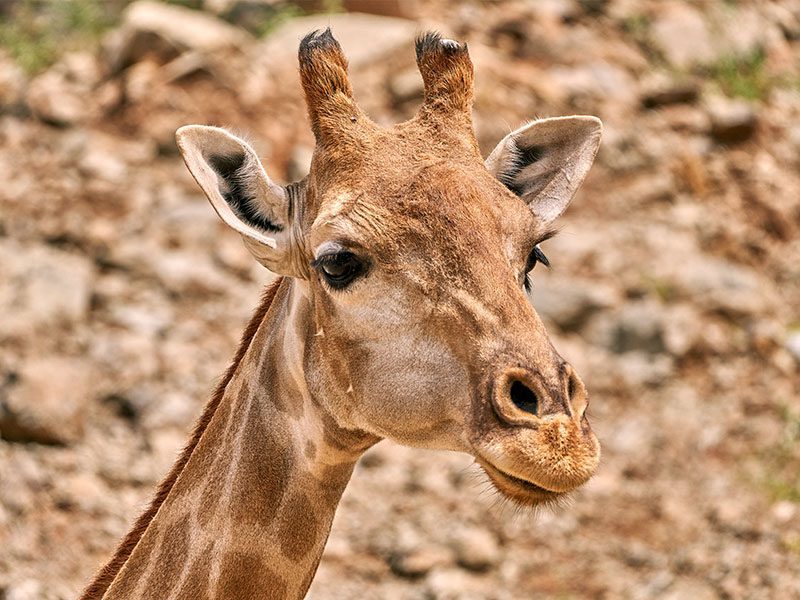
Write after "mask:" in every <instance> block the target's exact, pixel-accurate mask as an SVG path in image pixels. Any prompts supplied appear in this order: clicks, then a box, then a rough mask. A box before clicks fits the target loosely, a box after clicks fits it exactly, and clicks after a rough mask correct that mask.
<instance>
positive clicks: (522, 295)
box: [177, 31, 601, 505]
mask: <svg viewBox="0 0 800 600" xmlns="http://www.w3.org/2000/svg"><path fill="white" fill-rule="evenodd" d="M416 52H417V63H418V65H419V69H420V72H421V74H422V78H423V80H424V84H425V99H424V102H423V104H422V106H421V107H420V109H419V111H418V113H417V115H416V116H415V117H414V118H413V119H411V120H410V121H407V122H405V123H402V124H399V125H396V126H394V127H392V128H389V129H385V128H381V127H379V126H378V125H376V124H375V123H373V122H372V121H371V120H370V119H369V118H368V117H367V116H366V115H365V114H364V113H363V112H362V111H361V110H360V109H359V107H358V105H357V104H356V102H355V100H354V99H353V93H352V89H351V86H350V82H349V80H348V76H347V61H346V59H345V57H344V55H343V54H342V51H341V48H340V46H339V44H338V43H337V42H336V41H335V39H334V38H333V36H332V35H331V33H330V31H325V32H322V33H317V32H315V33H312V34H310V35H308V36H306V38H305V39H304V40H303V41H302V43H301V46H300V75H301V80H302V85H303V89H304V92H305V97H306V102H307V105H308V112H309V116H310V120H311V126H312V129H313V132H314V135H315V138H316V149H315V152H314V156H313V160H312V164H311V169H310V172H309V174H308V177H306V178H305V179H304V180H303V181H301V182H298V183H295V184H291V185H289V186H286V187H283V186H280V185H278V184H276V183H274V182H273V181H271V180H270V178H269V177H268V176H267V174H266V172H265V170H264V168H263V167H262V165H261V163H260V161H259V159H258V157H257V156H256V154H255V152H254V151H253V150H252V148H251V147H250V146H249V145H248V144H247V143H246V142H244V141H243V140H241V139H239V138H237V137H235V136H233V135H232V134H230V133H228V132H227V131H225V130H223V129H219V128H215V127H203V126H188V127H183V128H181V129H180V130H179V131H178V134H177V137H178V144H179V147H180V149H181V152H182V154H183V157H184V160H185V161H186V163H187V166H188V167H189V170H190V171H191V172H192V174H193V175H194V177H195V179H196V180H197V181H198V183H199V184H200V186H201V187H202V188H203V190H204V191H205V193H206V195H207V196H208V198H209V199H210V201H211V203H212V205H213V207H214V208H215V210H216V211H217V213H219V215H220V217H222V219H223V220H224V221H225V222H226V223H227V224H228V225H230V226H231V227H232V228H233V229H235V230H236V231H238V232H239V233H240V234H241V235H242V236H243V238H244V241H245V244H246V245H247V247H248V248H249V250H250V251H251V252H252V253H253V255H254V256H255V258H256V259H257V260H258V261H259V262H261V263H262V264H263V265H265V266H266V267H267V268H269V269H270V270H272V271H274V272H276V273H279V274H282V275H285V276H288V277H292V278H294V280H295V285H296V286H297V287H298V289H299V290H301V291H302V296H301V297H302V298H303V299H304V300H303V301H304V302H306V303H307V304H308V309H309V310H308V314H310V315H311V316H310V318H311V319H313V321H314V322H313V323H312V326H311V327H310V328H309V330H310V331H312V333H313V332H316V333H315V335H313V336H310V338H311V339H307V340H304V344H305V351H304V353H303V355H304V359H303V360H304V364H303V365H302V366H303V368H304V369H305V372H306V377H307V379H308V381H309V389H310V390H311V391H312V394H313V396H314V397H315V398H316V401H317V402H319V403H320V404H321V405H322V406H321V408H323V409H324V410H325V411H326V412H327V413H328V414H330V415H331V416H332V417H333V419H334V420H335V421H336V422H337V423H338V424H339V425H341V426H343V427H346V428H350V429H357V430H360V431H363V432H366V433H369V434H371V435H374V436H379V437H385V438H390V439H393V440H395V441H398V442H400V443H403V444H407V445H412V446H420V447H428V448H442V449H450V450H459V451H464V452H468V453H470V454H472V455H473V456H474V457H475V458H476V460H477V462H478V463H479V464H480V465H481V466H482V468H483V469H484V471H485V472H486V473H487V475H488V476H489V478H490V479H491V480H492V482H493V483H494V484H495V486H496V487H497V488H498V489H499V490H500V492H501V493H503V494H504V495H505V496H507V497H509V498H511V499H513V500H515V501H517V502H519V503H522V504H529V505H534V504H539V503H542V502H548V501H551V500H554V499H556V498H558V497H559V496H560V495H562V494H564V493H566V492H569V491H570V490H572V489H574V488H576V487H577V486H579V485H581V484H582V483H584V482H585V481H586V480H587V479H589V477H590V476H591V475H592V473H593V472H594V470H595V469H596V467H597V464H598V460H599V455H600V450H599V444H598V442H597V439H596V438H595V436H594V434H593V433H592V430H591V428H590V426H589V423H588V421H587V417H586V414H585V411H586V407H587V404H588V395H587V392H586V388H585V387H584V385H583V383H582V382H581V380H580V378H579V377H578V375H577V374H576V373H575V371H574V370H573V368H572V367H571V366H570V365H569V364H567V363H566V362H565V361H564V360H563V359H562V358H561V357H560V356H559V354H558V353H557V352H556V350H555V349H554V348H553V346H552V344H551V342H550V340H549V338H548V336H547V333H546V331H545V329H544V327H543V325H542V322H541V320H540V319H539V317H538V316H537V314H536V311H535V310H534V309H533V308H532V306H531V304H530V303H529V302H528V300H527V297H526V285H527V278H528V276H529V273H530V272H531V270H532V269H533V267H534V266H535V265H536V264H537V263H539V262H546V261H547V259H546V258H544V255H543V254H542V253H541V251H540V250H539V247H538V244H539V243H540V242H542V241H543V240H544V239H546V238H547V237H548V236H549V235H550V234H551V232H552V231H553V229H552V227H553V221H554V220H555V219H556V218H557V217H558V216H559V215H560V214H561V213H562V212H563V211H564V210H565V208H566V207H567V205H568V204H569V202H570V200H571V199H572V196H573V195H574V194H575V191H576V190H577V188H578V187H579V185H580V184H581V182H582V181H583V179H584V177H585V176H586V173H587V172H588V170H589V168H590V166H591V164H592V161H593V160H594V156H595V154H596V152H597V149H598V145H599V141H600V133H601V123H600V121H599V120H598V119H596V118H594V117H565V118H553V119H544V120H538V121H533V122H531V123H529V124H528V125H526V126H524V127H522V128H521V129H518V130H516V131H514V132H512V133H510V134H509V135H508V136H506V137H505V138H504V139H503V140H502V141H501V142H500V143H499V145H498V146H497V147H496V148H495V150H494V151H493V152H492V153H491V154H490V155H489V157H488V158H487V159H486V160H484V159H483V158H482V157H481V155H480V153H479V150H478V145H477V143H476V141H475V136H474V133H473V129H472V121H471V105H472V96H473V71H472V64H471V62H470V59H469V55H468V52H467V48H466V46H465V45H461V44H459V43H457V42H454V41H451V40H446V39H442V38H440V37H439V36H438V35H436V34H428V35H425V36H423V37H421V38H420V39H419V40H418V41H417V45H416Z"/></svg>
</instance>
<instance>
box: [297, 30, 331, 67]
mask: <svg viewBox="0 0 800 600" xmlns="http://www.w3.org/2000/svg"><path fill="white" fill-rule="evenodd" d="M328 50H336V51H338V52H341V47H340V46H339V42H337V41H336V38H334V37H333V33H331V28H330V27H326V28H325V29H323V30H321V29H315V30H314V31H312V32H310V33H309V34H307V35H306V36H305V37H304V38H303V39H302V40H301V42H300V49H299V51H298V54H299V56H300V60H301V61H303V60H306V59H308V57H309V56H310V55H311V53H312V52H317V51H323V52H324V51H328Z"/></svg>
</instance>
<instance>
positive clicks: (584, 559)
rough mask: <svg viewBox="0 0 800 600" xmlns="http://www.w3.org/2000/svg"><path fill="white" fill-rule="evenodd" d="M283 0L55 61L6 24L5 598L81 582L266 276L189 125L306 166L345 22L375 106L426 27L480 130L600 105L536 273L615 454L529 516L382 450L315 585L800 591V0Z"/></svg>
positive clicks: (421, 462) (405, 81) (356, 480)
mask: <svg viewBox="0 0 800 600" xmlns="http://www.w3.org/2000/svg"><path fill="white" fill-rule="evenodd" d="M198 4H201V3H198ZM258 4H259V3H257V2H250V3H248V2H243V1H233V2H211V1H209V2H206V3H205V9H206V10H205V11H203V12H199V11H198V12H199V14H200V15H201V16H202V17H204V20H202V22H201V21H197V24H196V25H195V27H197V28H198V30H199V31H202V32H203V35H202V36H200V35H191V34H190V33H187V32H186V31H180V30H179V29H180V28H175V23H172V25H171V27H166V26H165V27H164V28H161V29H159V28H158V27H155V26H153V25H152V24H150V25H148V23H149V22H148V21H147V20H146V19H144V18H143V17H141V15H140V16H139V17H137V19H131V18H130V17H127V20H126V17H125V16H124V15H123V16H121V17H120V18H119V20H118V22H117V24H116V25H114V27H113V28H112V29H110V30H109V31H108V32H107V33H106V34H105V37H104V41H103V44H102V45H101V46H99V47H95V46H91V45H87V46H85V47H80V48H78V49H76V50H75V51H71V52H69V53H64V54H63V55H62V56H60V57H59V59H58V61H57V62H56V63H55V64H54V65H52V66H50V67H47V68H46V69H45V70H43V71H41V72H40V73H38V74H35V75H31V74H29V73H27V72H25V71H24V70H22V69H21V68H20V67H18V66H17V62H15V60H16V59H15V58H14V57H13V53H14V49H13V48H11V47H10V46H9V48H8V49H7V51H4V50H2V49H0V166H1V167H2V172H3V177H2V179H3V184H2V186H0V307H2V315H3V316H2V318H0V438H2V439H0V598H4V599H5V600H24V599H28V598H31V599H34V598H36V599H38V598H43V599H50V598H72V597H75V595H76V594H77V593H78V591H79V590H80V589H81V588H82V586H83V585H85V584H86V583H87V582H88V580H89V579H90V578H91V576H92V574H93V573H94V571H95V570H96V569H97V568H98V566H99V565H100V564H101V563H102V562H103V561H104V560H105V559H107V558H108V557H109V556H110V554H111V552H112V550H113V548H114V546H115V544H116V542H117V540H118V539H119V538H120V537H121V536H122V535H123V534H124V533H125V532H126V531H127V529H128V527H129V525H130V523H131V522H132V520H133V519H134V518H135V517H136V516H137V514H138V513H139V512H140V511H141V510H142V508H143V506H144V505H145V504H146V503H147V501H148V500H149V497H150V495H151V493H152V491H153V488H154V486H155V485H156V483H157V482H158V481H159V479H160V478H161V477H162V476H163V474H164V473H166V471H167V470H168V468H169V467H170V465H171V463H172V461H173V460H174V459H175V457H176V455H177V453H178V451H179V450H180V448H181V446H182V444H183V442H184V439H185V436H186V434H187V432H188V431H189V429H190V428H191V425H192V423H193V420H194V419H195V418H196V416H197V415H198V414H199V412H200V410H201V407H202V405H203V404H204V402H205V401H206V399H207V398H208V396H209V394H210V390H211V389H212V387H213V385H214V382H215V381H216V378H217V377H218V376H219V375H220V374H221V373H222V372H223V371H224V369H225V367H226V366H227V361H228V360H229V359H230V358H231V357H232V356H233V352H234V350H235V345H236V341H237V339H238V336H239V334H240V332H241V330H242V328H243V327H244V323H245V322H246V320H247V318H248V316H249V314H250V312H251V311H252V310H253V309H254V308H255V306H256V303H257V301H258V297H259V292H260V289H261V288H262V287H263V286H264V284H265V283H266V282H268V281H269V280H270V279H271V275H270V274H269V273H268V272H267V271H266V270H264V269H263V268H262V267H260V266H259V265H258V264H256V263H255V262H254V261H252V259H251V258H250V257H249V255H248V254H247V252H246V250H245V249H244V248H243V247H242V246H241V243H240V241H239V240H238V239H237V237H236V236H235V234H233V233H232V232H230V231H229V230H228V229H227V228H226V227H225V226H224V225H223V224H222V223H221V222H220V221H219V220H218V218H217V217H216V216H215V215H214V214H213V211H212V210H211V208H210V207H209V206H208V203H207V202H206V201H205V200H204V198H203V197H202V195H201V192H200V190H199V189H198V188H197V187H196V185H195V184H194V182H193V181H192V180H191V177H190V176H189V174H188V172H187V171H186V169H185V167H184V166H183V164H182V161H181V160H180V158H179V156H178V155H177V149H176V148H175V146H174V141H173V137H172V136H173V133H174V130H175V129H176V128H177V127H178V126H180V125H183V124H187V123H208V124H219V125H226V126H230V127H232V128H234V129H235V130H236V131H238V132H240V133H244V134H246V135H247V136H248V138H249V139H251V140H253V143H254V144H255V146H256V147H257V149H258V150H259V152H260V154H261V156H262V157H263V159H264V163H265V165H266V167H267V169H268V170H269V172H270V175H271V176H272V177H273V178H275V179H276V180H280V181H284V182H286V181H289V180H291V179H294V178H297V177H302V175H303V174H304V169H306V168H307V163H308V160H309V156H310V149H311V148H312V147H313V138H312V136H311V133H310V131H309V130H308V123H307V118H306V116H305V113H304V109H303V106H302V101H301V95H300V87H299V80H298V76H297V71H296V62H295V61H296V58H295V53H296V49H297V41H298V39H299V37H300V36H301V35H302V34H303V33H305V32H307V31H308V30H310V29H312V28H313V27H314V26H315V23H321V24H324V25H327V24H328V23H329V22H330V23H331V25H332V28H333V32H334V35H337V36H339V38H340V41H342V45H343V46H344V48H345V51H346V52H347V53H348V54H350V55H351V67H352V79H353V84H354V88H355V90H356V94H357V97H358V99H359V101H360V102H361V104H362V105H363V106H364V107H365V108H366V109H367V110H368V112H369V113H370V114H371V115H372V116H373V118H375V119H376V120H377V121H378V122H382V123H390V122H395V121H399V120H402V119H404V118H407V117H408V116H410V115H411V114H413V112H414V110H415V107H416V106H417V105H418V103H419V100H420V90H421V81H420V80H419V79H418V78H417V77H416V76H415V75H414V66H413V60H414V58H413V43H412V40H413V38H414V35H415V33H416V32H418V31H421V30H425V29H429V28H438V29H440V30H442V31H443V32H444V33H446V34H448V35H453V36H455V37H457V38H458V39H460V40H465V41H467V42H468V43H469V46H470V51H471V55H472V57H473V60H474V62H475V66H476V73H477V87H476V102H475V122H476V130H477V134H478V138H479V142H480V144H481V147H482V148H483V150H484V151H485V152H488V151H489V150H490V149H491V148H492V147H493V146H494V144H495V143H496V142H497V141H498V140H499V139H500V137H502V135H504V134H505V133H507V132H508V131H509V130H510V129H512V128H513V127H515V126H517V125H519V124H521V123H522V122H524V121H525V120H526V119H530V118H533V117H535V116H554V115H565V114H594V115H597V116H599V117H601V118H602V119H603V121H604V125H605V133H604V142H603V147H602V149H601V152H600V154H599V156H598V159H597V163H596V165H595V167H594V168H593V170H592V172H591V174H590V176H589V178H588V180H587V182H586V184H585V185H584V187H583V189H582V190H581V192H580V193H579V194H578V196H577V197H576V199H575V200H574V202H573V204H572V206H571V207H570V209H569V210H568V212H567V213H566V215H565V217H564V218H563V223H562V225H563V227H562V230H561V232H560V234H559V235H558V236H557V237H556V238H554V239H552V240H550V241H548V242H546V243H545V244H544V250H545V252H546V254H547V256H548V257H549V259H550V261H551V263H552V264H553V268H552V269H551V270H549V271H546V270H541V271H540V270H539V269H538V268H537V270H536V271H535V275H534V280H533V292H532V302H533V304H534V306H535V307H537V308H538V309H539V312H540V313H541V314H542V316H543V318H544V319H545V321H546V322H547V324H548V329H549V331H550V332H551V334H552V337H553V338H554V344H555V346H556V348H557V349H559V351H560V352H561V353H562V354H563V355H564V356H565V358H567V359H568V360H569V361H570V362H572V363H573V364H574V365H575V367H576V369H577V370H578V372H579V373H580V374H581V376H582V378H583V380H584V381H585V383H586V385H587V386H588V388H589V391H590V393H591V407H590V412H591V418H592V421H593V426H594V428H595V430H596V432H597V434H598V436H599V438H600V440H601V443H602V446H603V459H602V463H601V466H600V469H599V471H598V473H597V475H596V476H595V477H594V478H593V479H592V480H591V481H590V482H589V483H588V484H587V485H586V486H584V487H583V488H581V489H580V490H579V491H577V492H576V493H574V494H573V496H572V498H571V500H570V502H569V503H568V504H567V505H565V506H562V507H559V508H557V509H547V510H541V511H537V512H533V513H532V512H530V511H523V510H517V509H515V508H514V507H513V506H510V505H508V504H507V503H506V502H504V501H503V500H502V499H500V498H499V497H498V496H497V494H496V493H495V492H493V491H492V489H491V487H490V486H489V485H488V483H487V481H486V480H485V478H484V477H483V476H481V475H480V471H479V469H478V467H477V466H475V465H473V464H472V459H471V458H469V457H467V456H464V455H456V454H447V453H443V452H432V451H431V452H428V451H422V450H411V449H407V448H402V447H399V446H397V445H393V444H391V443H389V442H381V443H380V444H379V445H378V446H376V447H375V448H373V449H372V450H370V451H369V452H368V453H367V454H366V455H365V456H364V457H363V459H362V460H361V461H360V463H359V464H358V466H357V468H356V471H355V474H354V476H353V479H352V481H351V482H350V485H349V487H348V489H347V491H346V492H345V495H344V498H343V500H342V503H341V505H340V508H339V511H338V513H337V516H336V519H335V522H334V526H333V531H332V533H331V537H330V540H329V541H328V545H327V547H326V550H325V554H324V556H323V559H322V563H321V565H320V568H319V572H318V573H317V576H316V579H315V581H314V583H313V585H312V588H311V593H310V597H311V598H315V599H320V600H322V599H327V598H337V599H339V598H364V599H366V598H376V599H377V598H380V599H390V598H397V599H416V598H419V599H422V598H436V599H448V598H453V599H456V598H457V599H472V598H475V599H479V598H480V599H490V598H491V599H498V600H500V599H510V598H550V597H554V598H636V599H639V598H641V599H644V598H668V599H683V598H690V599H705V598H709V599H712V598H753V599H758V598H765V599H766V598H769V599H781V598H787V599H789V598H797V597H800V236H798V230H800V52H799V50H800V3H798V2H796V1H783V2H771V3H761V2H745V1H740V2H725V1H722V0H720V1H708V2H702V3H700V2H698V3H688V2H686V3H684V2H656V1H651V2H647V1H645V2H628V1H625V0H607V1H587V0H584V1H580V2H578V1H576V2H571V1H566V0H564V1H559V0H553V1H548V2H541V3H524V2H498V3H490V4H480V3H458V4H453V5H449V4H447V3H445V2H442V1H436V2H430V3H422V2H418V3H401V2H386V3H372V4H370V3H352V4H353V6H351V8H354V7H355V5H358V6H360V8H361V9H362V10H363V9H364V7H365V6H366V8H367V10H371V11H373V12H378V13H381V12H384V13H390V14H391V16H390V17H386V16H383V17H382V18H381V17H379V16H375V15H371V16H364V15H356V14H351V13H341V14H335V15H326V14H323V15H317V16H312V17H305V16H297V15H298V14H299V13H300V12H301V9H299V8H296V7H295V6H294V5H288V4H280V3H278V4H275V3H273V4H272V5H270V6H269V7H268V8H264V6H263V5H261V8H260V9H258V10H261V11H262V12H258V11H256V9H254V8H252V7H253V6H256V5H258ZM350 4H351V3H348V2H345V3H344V4H343V6H344V7H347V6H349V5H350ZM247 6H250V8H249V9H248V10H249V11H250V12H247V10H245V9H244V8H241V7H247ZM120 7H121V5H120ZM220 7H221V8H220ZM226 7H227V8H226ZM237 7H239V8H237ZM303 7H304V8H303V10H311V9H313V6H310V5H309V4H308V3H306V4H303ZM185 10H189V9H185ZM253 11H256V12H253ZM128 14H129V13H128ZM243 15H244V16H243ZM253 15H255V16H253ZM156 16H157V15H156ZM6 18H12V19H13V18H18V19H19V18H22V17H21V16H20V15H19V14H17V13H13V11H12V14H11V17H6ZM154 18H155V17H154ZM259 19H262V20H263V19H273V20H274V22H275V26H273V27H269V28H261V29H259V28H258V27H254V26H253V23H256V24H258V23H261V22H262V21H259ZM386 19H390V20H386ZM187 22H188V21H187ZM231 22H233V24H232V23H231ZM237 23H240V24H243V25H247V26H248V27H249V28H250V31H249V32H248V31H246V30H245V29H244V28H242V27H240V26H239V25H237ZM348 28H349V29H348ZM176 29H177V30H176ZM265 31H266V33H265ZM339 31H341V32H342V33H341V34H340V33H339ZM259 34H263V35H262V37H258V35H259Z"/></svg>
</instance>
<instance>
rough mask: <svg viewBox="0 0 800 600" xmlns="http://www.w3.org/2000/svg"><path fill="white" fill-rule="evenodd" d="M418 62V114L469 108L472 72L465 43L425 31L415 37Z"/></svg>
mask: <svg viewBox="0 0 800 600" xmlns="http://www.w3.org/2000/svg"><path fill="white" fill-rule="evenodd" d="M416 52H417V66H418V67H419V71H420V74H421V75H422V81H423V82H424V84H425V100H424V102H423V104H422V106H421V107H420V115H421V116H424V115H426V114H431V113H453V112H455V113H466V114H469V112H470V111H471V110H472V96H473V85H474V75H473V70H472V61H471V60H470V58H469V51H468V49H467V45H466V44H461V43H459V42H456V41H455V40H450V39H446V38H443V37H442V36H441V34H439V33H438V32H428V33H425V34H423V35H421V36H420V37H418V38H417V41H416Z"/></svg>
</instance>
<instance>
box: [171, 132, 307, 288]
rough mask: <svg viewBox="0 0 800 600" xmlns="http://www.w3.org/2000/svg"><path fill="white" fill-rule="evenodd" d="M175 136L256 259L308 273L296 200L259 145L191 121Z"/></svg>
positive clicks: (280, 270)
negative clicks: (265, 162) (296, 226)
mask: <svg viewBox="0 0 800 600" xmlns="http://www.w3.org/2000/svg"><path fill="white" fill-rule="evenodd" d="M175 138H176V140H177V142H178V148H179V149H180V151H181V155H182V156H183V160H184V162H185V163H186V166H187V167H188V168H189V171H190V172H191V174H192V176H193V177H194V179H195V181H197V183H198V184H199V185H200V187H201V188H202V190H203V191H204V192H205V194H206V196H208V199H209V200H210V201H211V206H213V207H214V210H215V211H216V212H217V214H218V215H219V216H220V217H221V218H222V220H223V221H225V223H226V224H227V225H228V226H230V227H231V228H233V229H234V230H235V231H237V232H239V233H240V234H241V235H242V238H243V239H244V242H245V246H247V249H248V250H250V252H251V253H252V254H253V256H254V257H255V259H256V260H257V261H258V262H260V263H261V264H262V265H264V266H265V267H267V268H268V269H269V270H270V271H272V272H274V273H277V274H279V275H289V276H293V277H302V276H303V269H302V268H299V267H300V264H301V263H302V261H297V260H295V257H297V256H298V252H297V251H296V249H295V248H293V245H294V244H295V243H296V242H295V240H294V236H293V235H292V230H293V223H292V218H291V215H292V214H296V212H295V211H294V210H293V207H292V206H291V202H292V199H291V198H290V195H289V194H288V193H287V191H286V190H285V189H284V188H283V187H282V186H280V185H278V184H276V183H274V182H273V181H272V180H271V179H270V178H269V177H268V176H267V173H266V172H265V171H264V167H263V166H262V165H261V161H260V160H259V159H258V156H257V155H256V153H255V151H254V150H253V148H251V147H250V145H249V144H248V143H247V142H245V141H244V140H242V139H240V138H238V137H236V136H235V135H233V134H231V133H229V132H227V131H225V130H224V129H221V128H219V127H206V126H203V125H187V126H185V127H181V128H180V129H178V131H177V132H176V133H175Z"/></svg>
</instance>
